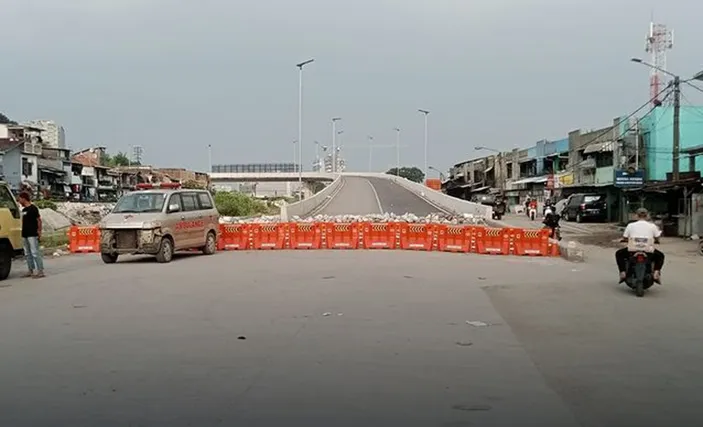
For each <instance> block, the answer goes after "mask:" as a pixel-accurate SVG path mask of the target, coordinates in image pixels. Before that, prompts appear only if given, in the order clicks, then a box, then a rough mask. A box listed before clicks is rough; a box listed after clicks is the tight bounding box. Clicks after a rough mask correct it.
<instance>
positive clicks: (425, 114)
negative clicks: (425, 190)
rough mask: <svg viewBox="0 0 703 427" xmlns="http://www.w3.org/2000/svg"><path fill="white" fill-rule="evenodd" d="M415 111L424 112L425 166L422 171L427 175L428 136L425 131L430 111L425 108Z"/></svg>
mask: <svg viewBox="0 0 703 427" xmlns="http://www.w3.org/2000/svg"><path fill="white" fill-rule="evenodd" d="M417 111H419V112H420V113H422V114H424V116H425V164H424V167H425V168H424V170H423V172H424V173H425V176H427V140H428V136H429V135H428V133H427V116H429V115H430V112H429V111H427V110H422V109H419V110H417Z"/></svg>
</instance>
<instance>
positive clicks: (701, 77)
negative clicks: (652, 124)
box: [630, 58, 703, 182]
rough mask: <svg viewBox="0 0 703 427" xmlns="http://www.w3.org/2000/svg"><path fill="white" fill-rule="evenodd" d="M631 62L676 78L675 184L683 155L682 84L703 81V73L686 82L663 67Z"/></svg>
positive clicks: (672, 167) (674, 85)
mask: <svg viewBox="0 0 703 427" xmlns="http://www.w3.org/2000/svg"><path fill="white" fill-rule="evenodd" d="M630 61H632V62H636V63H638V64H642V65H644V66H646V67H649V68H652V69H654V70H657V71H661V72H662V73H664V74H668V75H670V76H671V77H673V78H674V81H673V89H674V124H673V128H674V137H673V138H674V141H673V147H672V151H673V153H672V154H673V156H672V158H673V159H672V160H673V164H672V165H671V178H672V180H673V181H674V182H676V181H678V180H679V157H680V153H681V148H680V145H681V124H680V114H681V82H683V83H687V84H691V83H690V82H691V80H699V81H703V71H700V72H698V73H696V74H695V75H694V76H693V77H691V78H690V79H686V80H681V77H679V76H678V75H677V74H674V73H671V72H669V71H667V70H665V69H663V68H661V67H658V66H656V65H654V64H650V63H649V62H646V61H644V60H642V59H640V58H631V59H630ZM694 87H695V88H696V89H698V90H700V89H699V88H698V87H697V86H694Z"/></svg>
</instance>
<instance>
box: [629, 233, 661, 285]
mask: <svg viewBox="0 0 703 427" xmlns="http://www.w3.org/2000/svg"><path fill="white" fill-rule="evenodd" d="M653 251H654V246H653V245H652V244H651V243H650V242H649V240H648V239H641V238H633V239H629V241H628V252H629V253H630V257H629V258H628V263H627V275H626V277H625V284H626V285H627V286H628V287H629V288H630V289H632V290H634V291H635V295H637V296H638V297H643V296H644V291H646V290H647V289H649V288H651V287H652V286H653V285H654V276H653V270H652V266H653V263H652V259H651V257H650V256H649V254H650V253H651V252H653Z"/></svg>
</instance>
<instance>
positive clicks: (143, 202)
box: [99, 184, 220, 264]
mask: <svg viewBox="0 0 703 427" xmlns="http://www.w3.org/2000/svg"><path fill="white" fill-rule="evenodd" d="M219 217H220V214H219V212H218V211H217V208H216V207H215V203H214V201H213V200H212V196H211V195H210V193H209V192H207V191H205V190H186V189H180V187H179V186H178V185H173V184H171V185H169V184H161V185H158V186H157V185H151V184H140V185H139V186H138V190H137V191H133V192H130V193H128V194H125V195H124V196H122V197H121V198H120V200H119V201H118V202H117V204H116V205H115V207H114V209H113V210H112V212H111V213H110V214H108V215H107V216H106V217H105V218H103V220H102V221H101V222H100V224H99V228H100V254H101V257H102V260H103V262H105V263H106V264H113V263H115V262H117V258H118V257H119V255H121V254H147V255H155V256H156V261H157V262H160V263H167V262H170V261H171V259H172V258H173V254H174V252H175V251H180V250H188V249H198V250H201V251H203V253H205V254H206V255H211V254H214V253H215V251H216V250H217V231H218V227H219Z"/></svg>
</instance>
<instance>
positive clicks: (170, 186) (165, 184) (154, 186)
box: [136, 182, 181, 190]
mask: <svg viewBox="0 0 703 427" xmlns="http://www.w3.org/2000/svg"><path fill="white" fill-rule="evenodd" d="M136 188H137V190H152V189H160V188H163V189H178V188H181V184H180V183H178V182H160V183H156V184H137V186H136Z"/></svg>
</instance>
